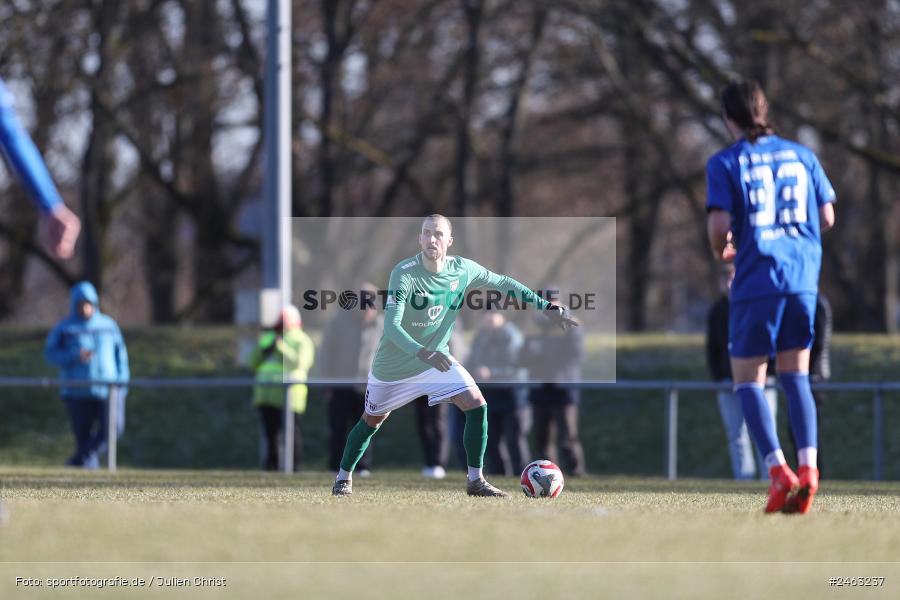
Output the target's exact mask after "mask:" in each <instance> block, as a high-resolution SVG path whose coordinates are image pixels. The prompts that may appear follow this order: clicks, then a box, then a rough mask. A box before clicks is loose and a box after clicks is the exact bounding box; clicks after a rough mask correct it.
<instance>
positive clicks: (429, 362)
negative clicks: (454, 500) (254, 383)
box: [332, 215, 577, 496]
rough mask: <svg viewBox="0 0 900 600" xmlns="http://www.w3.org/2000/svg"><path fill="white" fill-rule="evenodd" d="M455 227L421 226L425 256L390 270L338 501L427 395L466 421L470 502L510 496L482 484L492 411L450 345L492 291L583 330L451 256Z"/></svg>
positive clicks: (432, 218) (564, 312)
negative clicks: (477, 294)
mask: <svg viewBox="0 0 900 600" xmlns="http://www.w3.org/2000/svg"><path fill="white" fill-rule="evenodd" d="M452 244H453V237H452V225H451V224H450V220H449V219H448V218H447V217H445V216H443V215H429V216H428V217H426V218H425V220H424V221H423V222H422V232H421V234H420V235H419V246H420V247H421V249H422V251H421V252H419V253H418V254H417V255H415V256H413V257H411V258H407V259H404V260H402V261H400V263H399V264H398V265H397V266H396V267H394V268H393V270H392V271H391V277H390V282H389V284H388V296H387V300H386V303H385V318H384V334H383V335H382V336H381V341H380V342H379V344H378V349H377V350H376V351H375V358H374V360H373V361H372V370H371V371H370V372H369V380H368V383H367V386H366V405H365V412H364V413H363V416H362V418H361V419H360V420H359V422H358V423H357V424H356V426H355V427H354V428H353V430H352V431H351V432H350V435H349V436H347V444H346V446H344V455H343V458H342V459H341V469H340V471H338V475H337V478H336V480H335V482H334V487H333V488H332V494H334V495H335V496H349V495H350V494H351V493H352V483H353V481H352V474H353V469H354V468H355V467H356V463H357V462H358V461H359V459H360V457H361V456H362V455H363V452H365V450H366V448H367V447H368V445H369V440H370V439H372V436H373V435H375V432H376V431H378V428H379V427H380V426H381V424H382V423H383V422H384V421H385V419H387V418H388V415H390V414H391V411H393V410H396V409H398V408H400V407H401V406H404V405H406V404H409V403H410V402H412V401H413V400H415V399H416V398H419V397H421V396H427V397H428V404H429V406H433V405H435V404H438V403H440V402H452V403H453V404H455V405H456V406H458V407H459V408H460V410H462V411H463V413H464V414H465V416H466V423H465V428H464V430H463V444H464V445H465V448H466V459H467V463H468V483H467V485H466V492H467V493H468V494H469V495H470V496H506V495H507V494H506V493H505V492H503V491H501V490H499V489H497V488H496V487H494V486H493V485H491V484H490V483H488V482H487V481H485V479H484V475H483V473H482V467H483V465H484V452H485V448H486V446H487V404H486V403H485V401H484V396H482V395H481V391H480V390H479V389H478V385H477V384H476V383H475V380H474V379H472V376H471V375H469V373H468V371H466V369H465V368H463V366H462V365H461V364H459V362H457V360H456V359H455V358H453V357H452V356H451V355H450V351H449V348H448V341H449V339H450V333H451V332H452V330H453V324H454V323H455V322H456V316H457V314H458V312H459V309H460V308H461V307H462V305H463V303H464V299H465V295H466V291H467V290H471V289H477V288H492V289H496V290H499V291H500V292H503V293H505V294H510V295H512V296H513V297H514V300H515V301H517V302H519V303H522V302H525V303H530V304H533V305H535V306H536V307H537V308H538V309H539V310H542V311H543V312H544V315H546V316H547V317H548V318H549V319H551V320H552V321H554V322H555V323H557V324H558V325H559V326H560V327H562V328H563V329H566V328H567V327H570V326H572V325H577V323H576V322H575V320H574V319H572V318H571V317H570V316H569V314H568V309H567V308H566V307H564V306H562V305H552V304H550V303H549V302H547V301H546V300H544V299H543V298H541V297H540V296H538V295H537V294H535V293H534V292H533V291H531V290H530V289H528V288H527V287H526V286H524V285H522V284H521V283H519V282H518V281H516V280H515V279H512V278H511V277H507V276H506V275H498V274H496V273H492V272H490V271H488V270H487V269H485V268H484V267H482V266H481V265H479V264H478V263H476V262H474V261H471V260H468V259H466V258H462V257H460V256H448V255H447V250H448V249H449V248H450V246H451V245H452Z"/></svg>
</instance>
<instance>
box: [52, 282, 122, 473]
mask: <svg viewBox="0 0 900 600" xmlns="http://www.w3.org/2000/svg"><path fill="white" fill-rule="evenodd" d="M45 353H46V356H47V360H48V361H49V362H51V363H53V364H54V365H56V366H57V367H59V369H60V377H61V378H62V379H80V380H87V379H93V380H98V381H117V382H120V383H122V384H126V383H128V379H129V376H130V374H129V370H128V352H127V350H126V349H125V341H124V340H123V339H122V332H121V331H120V330H119V326H118V325H117V324H116V322H115V321H114V320H113V319H112V318H110V317H108V316H106V315H104V314H102V313H101V312H100V302H99V299H98V297H97V290H96V289H94V286H93V285H91V284H90V283H88V282H87V281H82V282H80V283H77V284H75V286H74V287H73V288H72V293H71V314H70V315H69V316H68V317H66V318H65V319H63V320H62V321H60V322H59V324H57V326H56V327H54V328H53V331H51V332H50V335H49V336H48V337H47V346H46V350H45ZM125 392H126V390H125V388H124V387H121V388H119V393H118V404H117V408H118V416H119V418H118V421H117V428H118V435H122V432H123V430H124V427H125ZM62 398H63V401H64V402H65V403H66V408H67V409H68V411H69V418H70V420H71V422H72V431H73V433H74V434H75V454H74V455H73V456H72V458H70V459H69V460H68V461H67V463H66V464H67V465H71V466H77V467H85V468H88V469H96V468H98V467H99V466H100V454H102V453H103V452H104V451H105V450H106V439H107V421H108V419H107V401H108V399H109V386H108V385H103V384H96V385H91V386H72V387H63V388H62Z"/></svg>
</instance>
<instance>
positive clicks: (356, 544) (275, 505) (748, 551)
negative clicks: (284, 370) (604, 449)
mask: <svg viewBox="0 0 900 600" xmlns="http://www.w3.org/2000/svg"><path fill="white" fill-rule="evenodd" d="M0 481H2V487H0V493H2V497H3V500H4V504H5V513H6V516H5V517H2V524H0V597H2V598H15V597H27V598H32V597H33V598H44V597H46V598H58V597H60V596H61V595H62V596H64V597H84V598H97V597H107V598H120V597H128V598H131V597H133V598H139V597H147V596H154V597H166V598H168V597H185V598H187V597H198V596H199V597H210V598H222V597H233V598H257V599H262V598H282V597H283V598H317V597H322V596H326V595H327V596H328V597H330V598H361V597H364V598H372V597H384V598H406V597H417V598H420V597H423V596H428V597H431V598H451V597H453V598H457V597H475V598H500V597H519V598H538V597H541V598H547V597H550V598H557V597H568V598H576V597H578V598H580V597H612V598H621V597H641V598H643V597H666V598H673V597H674V598H681V597H683V598H698V597H710V598H712V597H715V598H723V597H725V598H728V597H741V598H746V597H766V596H770V595H773V594H774V595H778V594H784V593H802V594H803V595H804V596H805V597H818V596H823V595H827V594H840V595H841V596H842V597H843V596H848V595H849V596H853V597H860V595H862V596H871V597H884V598H888V597H897V594H898V591H900V564H898V563H896V562H892V561H897V560H900V519H898V517H900V484H898V483H883V484H873V483H860V482H833V483H832V482H827V481H826V482H824V483H823V487H822V490H821V492H820V495H819V497H818V499H817V501H816V505H815V507H814V512H813V513H812V514H810V515H808V516H805V517H796V516H785V515H774V516H765V515H763V514H762V512H761V510H762V506H763V503H764V500H765V484H762V483H759V482H752V483H736V482H731V481H714V480H703V481H699V480H680V481H676V482H668V481H664V480H660V479H595V478H587V479H580V480H574V479H570V480H569V481H568V482H567V484H566V489H565V490H564V492H563V493H562V495H561V496H560V497H559V498H558V499H556V500H533V499H528V498H526V497H525V496H524V495H522V494H520V493H519V487H518V482H517V481H516V480H513V479H511V478H495V479H493V480H492V481H494V482H495V483H496V484H498V485H499V486H500V487H503V488H505V489H506V490H508V491H510V492H512V494H513V495H512V497H510V498H507V499H493V498H477V499H476V498H469V497H467V496H466V495H465V491H464V489H465V484H464V478H463V476H462V474H455V473H454V474H451V475H450V476H449V477H448V478H447V479H446V480H444V481H425V480H423V479H421V478H420V477H419V476H418V474H414V473H410V472H376V473H375V474H374V475H373V476H372V477H371V478H369V479H358V480H357V481H355V489H354V494H353V496H352V497H349V498H332V497H331V495H330V485H331V477H330V476H329V475H328V474H326V473H304V474H301V475H297V476H293V477H285V476H281V475H275V474H261V473H248V472H205V471H204V472H188V471H168V472H160V471H123V472H119V473H117V474H107V473H103V472H100V473H84V472H80V471H71V470H59V469H55V470H52V469H47V470H33V469H31V470H25V469H6V470H0ZM116 576H120V577H122V578H136V577H142V578H143V579H145V580H147V581H149V582H150V583H149V584H146V585H144V586H141V587H121V586H117V587H112V585H111V584H107V585H108V586H109V587H105V588H102V589H97V588H96V587H90V586H88V585H86V584H84V583H81V584H74V583H65V582H63V583H64V585H63V584H60V585H61V588H60V587H57V588H51V587H49V586H50V585H51V578H60V579H63V580H64V579H65V578H68V577H81V578H111V577H116ZM16 577H22V578H33V579H36V580H39V581H40V582H41V585H32V586H27V587H26V586H25V585H24V584H23V583H21V582H19V583H18V584H17V583H16ZM830 577H884V578H885V580H884V583H883V584H882V585H880V586H878V587H874V586H873V587H861V586H852V587H851V586H849V585H846V586H834V587H833V586H830V585H829V582H828V580H829V578H830ZM194 578H206V579H196V580H195V579H194ZM216 578H219V579H222V580H224V582H225V585H224V586H223V585H213V583H210V582H215V581H217V580H216ZM180 581H187V582H188V583H187V584H184V585H180V584H179V582H180ZM55 583H60V582H55ZM95 583H96V582H95ZM838 589H840V591H837V590H838Z"/></svg>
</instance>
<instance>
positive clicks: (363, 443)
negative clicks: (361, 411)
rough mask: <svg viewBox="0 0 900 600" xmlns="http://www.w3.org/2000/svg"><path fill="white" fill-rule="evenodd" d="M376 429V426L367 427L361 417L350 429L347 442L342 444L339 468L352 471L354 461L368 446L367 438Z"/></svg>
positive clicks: (370, 436)
mask: <svg viewBox="0 0 900 600" xmlns="http://www.w3.org/2000/svg"><path fill="white" fill-rule="evenodd" d="M376 431H378V428H377V427H369V425H368V424H367V423H366V422H365V421H364V420H362V419H360V420H359V422H358V423H357V424H356V425H354V426H353V429H351V430H350V435H348V436H347V444H346V445H345V446H344V455H343V456H342V457H341V468H342V469H343V470H345V471H347V472H348V473H352V472H353V469H355V468H356V463H358V462H359V459H360V458H362V455H363V452H365V451H366V448H368V447H369V440H371V439H372V436H373V435H375V432H376Z"/></svg>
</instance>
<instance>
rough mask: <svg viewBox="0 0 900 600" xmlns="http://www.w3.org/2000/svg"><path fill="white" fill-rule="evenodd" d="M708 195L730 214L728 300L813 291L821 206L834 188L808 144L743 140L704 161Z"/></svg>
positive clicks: (713, 206) (710, 205)
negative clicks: (731, 271) (731, 248)
mask: <svg viewBox="0 0 900 600" xmlns="http://www.w3.org/2000/svg"><path fill="white" fill-rule="evenodd" d="M706 197H707V205H706V206H707V208H708V209H721V210H724V211H728V212H729V213H731V232H732V235H733V242H734V246H735V249H736V250H737V256H736V258H735V275H734V282H733V283H732V286H731V300H732V302H740V301H742V300H750V299H753V298H760V297H766V296H777V295H783V294H799V293H805V292H812V293H816V292H817V291H818V282H819V270H820V268H821V263H822V238H821V231H820V228H819V207H820V206H822V205H824V204H827V203H828V202H834V199H835V195H834V188H833V187H832V185H831V182H830V181H828V178H827V177H826V176H825V171H824V170H823V169H822V165H820V164H819V160H818V159H817V158H816V155H815V154H813V153H812V151H811V150H809V149H808V148H806V147H805V146H803V145H801V144H798V143H795V142H791V141H788V140H784V139H782V138H780V137H778V136H775V135H767V136H763V137H761V138H759V139H757V141H756V143H750V142H749V141H747V140H746V139H741V140H740V141H738V142H737V143H735V144H734V145H732V146H730V147H728V148H726V149H725V150H722V151H721V152H719V153H717V154H715V155H714V156H713V157H712V158H710V159H709V161H708V162H707V163H706Z"/></svg>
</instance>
